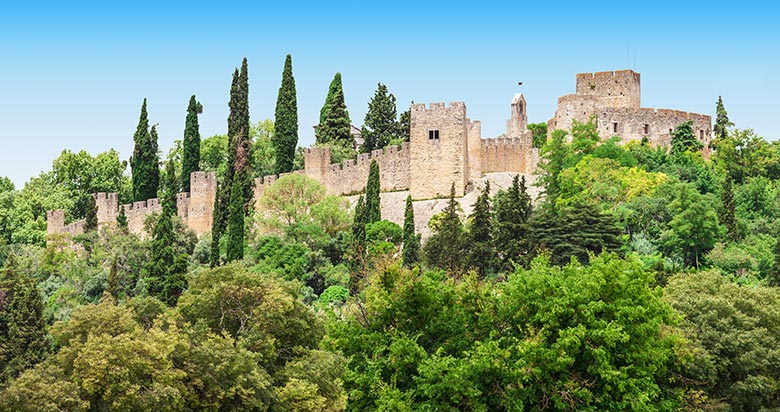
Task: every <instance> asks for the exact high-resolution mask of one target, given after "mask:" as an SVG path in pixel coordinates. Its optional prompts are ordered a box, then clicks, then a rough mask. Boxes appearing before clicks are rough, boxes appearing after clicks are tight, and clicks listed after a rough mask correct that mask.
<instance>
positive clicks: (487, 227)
mask: <svg viewBox="0 0 780 412" xmlns="http://www.w3.org/2000/svg"><path fill="white" fill-rule="evenodd" d="M492 218H493V213H492V208H491V205H490V182H487V183H486V184H485V188H484V189H483V190H482V193H480V194H479V197H477V201H476V202H475V203H474V211H473V213H472V214H471V216H469V233H468V236H469V242H470V247H469V250H468V252H469V256H468V259H469V266H471V267H473V268H476V269H477V273H479V274H480V276H482V277H484V276H485V274H486V273H488V272H490V271H492V267H493V263H494V261H495V259H494V256H495V251H494V250H493V236H492V234H493V233H492V232H493V227H492Z"/></svg>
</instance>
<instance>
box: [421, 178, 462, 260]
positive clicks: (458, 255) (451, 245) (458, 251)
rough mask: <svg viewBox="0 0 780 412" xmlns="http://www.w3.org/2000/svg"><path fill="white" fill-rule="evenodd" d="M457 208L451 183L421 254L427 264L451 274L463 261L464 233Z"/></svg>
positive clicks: (453, 187)
mask: <svg viewBox="0 0 780 412" xmlns="http://www.w3.org/2000/svg"><path fill="white" fill-rule="evenodd" d="M458 209H460V205H459V204H458V202H457V201H456V200H455V183H453V184H452V187H451V189H450V199H449V201H447V206H446V207H445V208H444V210H443V211H442V212H441V214H440V218H439V219H438V221H436V222H435V223H433V227H432V229H433V234H432V235H431V237H430V238H428V241H427V242H426V243H425V245H424V246H423V254H424V256H425V260H426V261H427V262H428V264H429V265H431V266H435V267H439V268H442V269H446V270H447V271H448V272H449V273H450V274H452V275H455V274H457V273H460V272H461V271H462V269H463V264H464V261H465V256H464V249H465V244H464V234H465V233H464V229H463V222H461V221H460V216H459V215H458ZM431 220H433V219H431ZM430 224H431V223H429V225H430Z"/></svg>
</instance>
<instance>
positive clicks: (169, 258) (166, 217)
mask: <svg viewBox="0 0 780 412" xmlns="http://www.w3.org/2000/svg"><path fill="white" fill-rule="evenodd" d="M178 187H179V184H178V183H177V181H176V173H175V169H174V166H173V162H172V161H169V162H168V163H167V164H166V167H165V186H164V188H163V197H162V213H160V216H159V217H158V218H157V222H156V223H155V225H154V228H153V229H152V244H151V246H152V247H151V250H152V253H151V256H150V259H149V263H148V264H147V265H146V277H147V282H148V288H149V294H151V295H153V296H156V297H158V298H159V299H160V300H161V301H163V302H166V303H168V304H169V305H171V306H172V305H174V304H175V303H176V300H177V299H178V297H179V295H180V294H181V292H182V291H183V290H184V286H183V285H182V282H183V274H181V273H174V271H172V268H173V266H174V258H175V254H174V250H173V245H174V243H175V241H176V238H175V235H174V231H173V217H174V215H176V192H177V189H178Z"/></svg>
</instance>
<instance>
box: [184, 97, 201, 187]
mask: <svg viewBox="0 0 780 412" xmlns="http://www.w3.org/2000/svg"><path fill="white" fill-rule="evenodd" d="M201 113H203V105H201V104H200V102H198V101H197V100H195V95H194V94H193V95H192V96H191V97H190V104H189V106H187V120H186V121H185V125H184V140H183V145H184V155H183V157H182V171H181V187H182V189H181V190H182V191H183V192H189V191H190V174H191V173H192V172H197V171H199V170H201V168H200V127H199V126H198V115H199V114H201Z"/></svg>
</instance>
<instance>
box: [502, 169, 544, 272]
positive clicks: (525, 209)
mask: <svg viewBox="0 0 780 412" xmlns="http://www.w3.org/2000/svg"><path fill="white" fill-rule="evenodd" d="M493 204H494V220H495V222H494V224H493V229H494V233H493V240H494V243H495V250H496V253H497V255H498V258H499V259H500V261H501V265H500V266H501V269H502V270H505V271H512V270H514V266H515V265H516V264H518V265H521V266H527V265H528V264H529V263H530V262H531V259H532V258H533V253H534V247H533V245H534V242H533V241H532V239H531V238H532V235H533V233H532V230H531V224H530V219H531V209H532V204H531V197H530V196H529V195H528V191H527V189H526V185H525V176H522V177H520V176H519V175H515V177H514V178H513V179H512V186H510V187H509V188H508V189H507V190H506V191H504V190H502V191H500V192H498V194H496V198H495V201H494V202H493Z"/></svg>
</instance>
